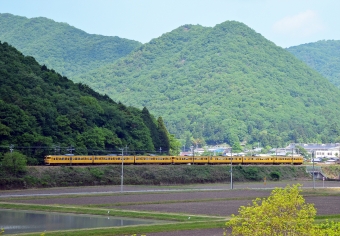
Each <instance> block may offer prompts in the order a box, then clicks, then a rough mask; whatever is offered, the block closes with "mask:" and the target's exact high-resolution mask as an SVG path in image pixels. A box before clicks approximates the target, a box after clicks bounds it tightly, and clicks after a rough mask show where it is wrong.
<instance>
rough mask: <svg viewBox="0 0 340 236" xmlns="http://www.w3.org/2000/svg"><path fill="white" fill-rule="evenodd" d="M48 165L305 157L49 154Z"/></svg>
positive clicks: (276, 161)
mask: <svg viewBox="0 0 340 236" xmlns="http://www.w3.org/2000/svg"><path fill="white" fill-rule="evenodd" d="M44 162H45V164H46V165H73V164H74V165H92V164H97V165H98V164H101V165H105V164H122V162H123V163H124V164H137V165H142V164H169V165H170V164H175V165H177V164H188V165H189V164H194V165H196V164H197V165H205V164H209V165H219V164H227V165H229V164H233V165H257V164H261V165H281V164H286V165H301V164H303V157H286V156H285V157H282V156H264V157H263V156H251V157H241V156H233V157H229V156H210V157H208V156H195V157H193V156H123V157H122V156H115V155H107V156H86V155H76V156H75V155H70V154H68V155H48V156H46V157H45V159H44Z"/></svg>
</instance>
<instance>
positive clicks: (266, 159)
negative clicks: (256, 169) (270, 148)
mask: <svg viewBox="0 0 340 236" xmlns="http://www.w3.org/2000/svg"><path fill="white" fill-rule="evenodd" d="M274 159H275V157H271V156H250V157H243V162H242V164H245V165H273V164H274Z"/></svg>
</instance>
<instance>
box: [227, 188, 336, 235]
mask: <svg viewBox="0 0 340 236" xmlns="http://www.w3.org/2000/svg"><path fill="white" fill-rule="evenodd" d="M299 186H300V185H294V186H292V187H290V186H287V187H286V188H285V189H279V188H276V189H274V190H273V191H272V193H271V195H270V196H269V197H268V198H266V199H265V198H264V199H260V198H257V199H255V200H253V204H252V206H241V207H240V210H239V215H232V218H231V220H230V221H229V222H227V223H226V226H227V227H230V228H231V229H232V234H231V235H243V236H270V235H277V236H283V235H299V236H314V235H315V236H326V235H327V236H336V235H339V234H340V222H338V223H334V222H328V221H326V222H325V223H322V224H314V218H315V215H316V209H315V208H314V206H313V204H308V203H305V199H304V198H303V196H302V195H301V194H300V192H301V190H299Z"/></svg>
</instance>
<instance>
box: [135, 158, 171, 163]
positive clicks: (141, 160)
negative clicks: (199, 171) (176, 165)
mask: <svg viewBox="0 0 340 236" xmlns="http://www.w3.org/2000/svg"><path fill="white" fill-rule="evenodd" d="M173 158H174V157H171V156H135V164H139V165H144V164H160V165H161V164H168V165H170V164H172V163H173Z"/></svg>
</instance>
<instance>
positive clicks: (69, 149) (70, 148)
mask: <svg viewBox="0 0 340 236" xmlns="http://www.w3.org/2000/svg"><path fill="white" fill-rule="evenodd" d="M74 150H75V149H74V148H73V147H72V145H71V146H70V147H69V148H68V149H67V151H70V154H72V151H74ZM69 158H70V166H71V165H72V155H71V156H70V157H69Z"/></svg>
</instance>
